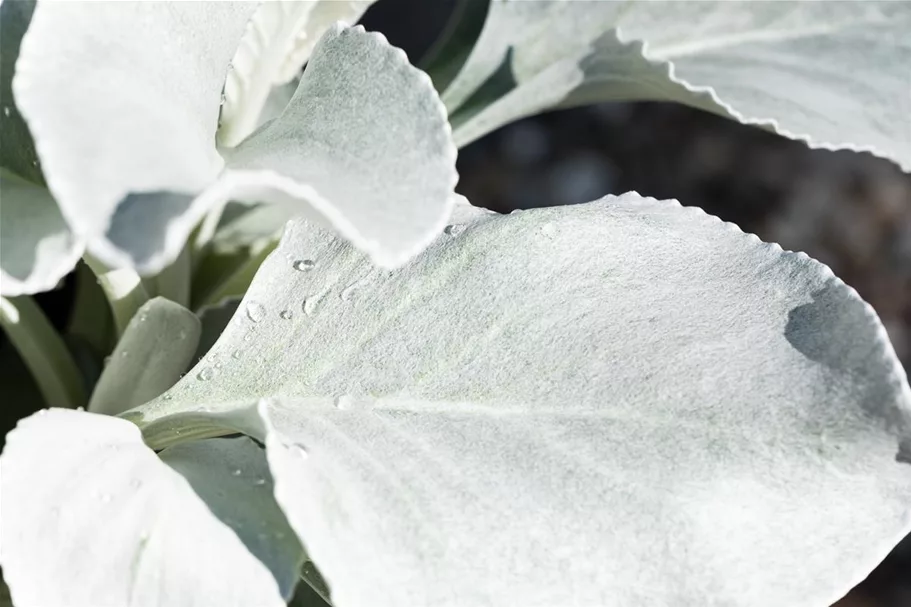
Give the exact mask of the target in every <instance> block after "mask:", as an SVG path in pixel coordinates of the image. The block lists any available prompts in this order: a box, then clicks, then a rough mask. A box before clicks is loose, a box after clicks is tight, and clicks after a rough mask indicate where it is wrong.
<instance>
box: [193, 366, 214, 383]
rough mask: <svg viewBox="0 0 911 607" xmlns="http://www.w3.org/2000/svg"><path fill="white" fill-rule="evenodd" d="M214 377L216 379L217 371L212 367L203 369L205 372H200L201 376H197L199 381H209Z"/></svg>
mask: <svg viewBox="0 0 911 607" xmlns="http://www.w3.org/2000/svg"><path fill="white" fill-rule="evenodd" d="M213 377H215V370H214V369H212V368H211V367H205V368H203V370H202V371H200V372H199V374H198V375H197V376H196V378H197V379H198V380H199V381H209V380H210V379H212V378H213Z"/></svg>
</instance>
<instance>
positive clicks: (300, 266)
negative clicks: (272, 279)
mask: <svg viewBox="0 0 911 607" xmlns="http://www.w3.org/2000/svg"><path fill="white" fill-rule="evenodd" d="M315 265H316V262H315V261H313V260H312V259H298V260H297V261H295V262H294V263H293V264H292V266H293V267H294V269H295V270H297V271H299V272H306V271H307V270H312V269H313V266H315Z"/></svg>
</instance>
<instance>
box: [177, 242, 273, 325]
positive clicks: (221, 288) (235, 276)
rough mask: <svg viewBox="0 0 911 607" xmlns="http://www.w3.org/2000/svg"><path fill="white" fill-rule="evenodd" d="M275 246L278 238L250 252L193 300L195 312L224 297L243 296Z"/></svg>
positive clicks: (216, 303) (218, 302) (216, 302)
mask: <svg viewBox="0 0 911 607" xmlns="http://www.w3.org/2000/svg"><path fill="white" fill-rule="evenodd" d="M276 247H278V240H275V241H273V242H270V243H269V244H268V245H266V246H264V247H262V249H260V250H259V251H256V252H255V253H252V255H251V257H250V258H248V259H246V260H245V261H244V262H243V263H241V264H240V265H239V266H238V267H237V268H235V269H234V270H233V271H232V272H231V273H230V274H229V275H228V276H227V277H226V278H224V279H223V280H221V281H220V282H219V283H218V284H217V285H215V286H214V287H213V288H212V289H211V290H210V291H208V292H207V293H204V294H202V295H201V296H199V297H198V301H197V300H194V302H193V305H194V308H195V310H196V312H197V313H199V312H201V311H202V310H204V309H205V308H208V307H211V306H217V305H219V304H220V303H221V302H222V301H224V300H225V299H230V298H241V297H243V296H244V294H245V293H246V292H247V288H248V287H249V286H250V283H252V282H253V277H254V276H256V273H257V272H258V271H259V267H260V266H261V265H262V263H263V261H265V259H266V257H268V256H269V254H270V253H272V251H274V250H275V249H276Z"/></svg>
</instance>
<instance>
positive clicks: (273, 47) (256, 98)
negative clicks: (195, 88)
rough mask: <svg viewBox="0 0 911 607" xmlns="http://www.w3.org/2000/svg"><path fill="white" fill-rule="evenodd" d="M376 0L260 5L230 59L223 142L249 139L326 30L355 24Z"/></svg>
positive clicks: (229, 143) (220, 132)
mask: <svg viewBox="0 0 911 607" xmlns="http://www.w3.org/2000/svg"><path fill="white" fill-rule="evenodd" d="M372 2H373V0H366V1H360V2H358V1H343V2H338V1H334V0H315V1H308V2H263V3H262V4H260V6H259V8H258V9H257V11H256V12H255V13H254V14H253V17H252V18H251V19H250V22H249V23H248V24H247V30H246V32H245V33H244V36H243V38H242V39H241V41H240V45H239V46H238V48H237V52H236V53H235V55H234V58H233V59H232V60H231V70H230V71H229V72H228V76H227V80H226V82H225V97H224V102H223V104H222V108H221V117H220V120H221V125H220V126H219V129H218V139H219V141H220V143H221V144H222V145H224V146H227V147H233V146H235V145H237V144H238V143H240V142H241V141H243V140H244V139H246V138H247V137H248V136H249V135H250V133H252V132H253V131H254V130H255V129H256V127H257V126H259V123H260V121H261V115H262V113H263V111H264V110H265V108H266V105H267V104H268V100H269V97H270V93H271V91H272V90H273V87H276V86H279V85H282V84H286V83H288V82H290V81H292V80H293V79H294V78H295V77H296V76H298V75H299V74H300V71H301V69H302V68H303V66H304V63H305V62H306V61H307V59H308V58H309V57H310V53H311V52H312V51H313V47H314V45H315V44H316V42H317V40H319V39H320V36H322V34H323V32H324V31H325V30H326V29H328V28H329V26H331V25H332V24H333V23H335V22H336V21H345V22H347V23H354V22H355V21H357V20H358V18H360V16H361V15H362V14H363V12H364V11H366V10H367V8H368V7H369V6H370V4H371V3H372ZM292 92H293V91H292Z"/></svg>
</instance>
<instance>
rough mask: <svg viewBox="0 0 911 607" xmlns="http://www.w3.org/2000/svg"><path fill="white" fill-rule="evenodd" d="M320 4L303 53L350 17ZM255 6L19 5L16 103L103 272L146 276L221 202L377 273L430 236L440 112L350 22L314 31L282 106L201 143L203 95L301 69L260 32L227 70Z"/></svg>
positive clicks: (444, 187)
mask: <svg viewBox="0 0 911 607" xmlns="http://www.w3.org/2000/svg"><path fill="white" fill-rule="evenodd" d="M336 4H337V3H334V2H333V3H329V4H327V5H326V7H322V8H321V6H322V5H321V4H317V5H314V6H313V7H311V8H312V10H311V11H309V13H307V11H306V10H303V11H302V12H303V13H307V14H309V15H310V17H308V20H307V21H306V23H305V24H304V25H305V27H304V30H303V31H304V32H305V33H306V35H307V37H308V42H307V43H306V44H304V46H305V47H306V48H307V49H309V48H310V45H311V44H312V43H313V42H314V41H315V39H316V38H318V34H319V33H320V31H321V30H322V29H323V28H325V26H326V25H328V24H327V23H325V21H326V20H327V19H329V18H330V17H331V16H332V15H335V14H342V13H344V14H346V15H359V14H360V11H362V10H363V8H364V6H363V4H362V3H358V4H357V5H356V6H354V5H352V6H349V7H348V8H347V9H345V10H341V9H343V8H344V6H348V5H347V4H345V5H344V6H343V5H342V4H338V6H335V5H336ZM270 5H271V3H269V4H267V5H264V6H262V7H261V10H263V11H266V12H269V11H270V10H271V9H270V8H269V6H270ZM258 8H260V5H259V4H257V3H231V2H218V3H211V4H202V3H166V2H153V3H146V2H120V3H53V2H49V3H41V4H40V5H39V6H38V8H37V9H36V11H35V14H34V17H33V19H32V24H31V26H30V28H29V31H28V32H27V33H26V35H25V38H24V40H23V44H22V48H21V53H20V56H19V60H18V62H17V65H16V69H17V72H16V75H15V78H14V80H13V90H14V92H15V97H16V102H17V104H18V106H19V107H20V109H21V110H22V114H23V116H24V117H25V119H26V121H27V123H28V125H29V127H30V129H31V131H32V134H33V136H34V139H35V145H36V149H37V150H38V154H39V156H40V158H41V162H42V166H43V169H44V173H45V176H46V178H47V182H48V185H49V187H50V190H51V192H52V193H53V194H54V196H55V198H56V199H57V201H58V202H59V204H60V206H61V209H62V211H63V215H64V217H66V219H67V220H68V222H69V223H70V225H71V226H72V227H73V229H74V231H75V232H76V233H77V234H78V235H80V236H82V237H84V238H85V239H86V240H87V241H88V247H89V250H90V251H91V252H92V253H93V254H94V255H95V256H97V257H98V258H99V259H101V260H102V261H104V262H105V263H107V264H109V265H112V266H130V267H133V268H136V269H138V270H139V271H140V272H142V273H151V274H154V273H157V272H158V271H160V270H161V269H162V268H164V267H165V266H167V265H168V264H169V263H170V262H172V261H173V260H174V259H175V258H176V257H177V255H178V253H179V252H180V251H181V250H182V249H183V247H184V245H185V243H186V240H187V238H188V237H189V235H190V232H191V231H192V230H193V229H194V227H195V226H196V225H197V224H198V222H199V221H200V220H201V219H202V218H203V216H204V215H205V214H206V213H207V212H208V211H210V210H211V209H214V208H216V207H218V206H219V205H221V204H224V203H225V202H226V201H228V200H241V201H245V202H273V203H279V204H287V205H291V206H292V207H293V208H294V209H295V210H296V212H297V213H301V214H305V215H309V216H311V217H319V218H320V219H322V220H323V221H325V222H327V223H328V224H330V225H332V226H333V227H334V228H335V229H336V230H338V231H339V233H341V234H342V235H343V236H344V237H346V238H348V239H350V240H351V241H352V242H354V243H355V244H356V246H358V247H359V248H360V249H361V250H364V251H366V252H368V253H369V254H370V255H371V256H372V257H373V258H374V260H375V261H376V262H377V263H380V264H383V265H390V266H391V265H400V264H402V263H404V262H405V261H406V260H407V259H409V258H410V257H411V256H412V255H415V254H416V253H417V252H419V251H420V250H421V248H422V247H423V246H425V245H426V244H427V243H428V242H429V240H430V239H432V237H433V235H434V234H435V233H436V232H438V231H439V229H441V228H442V226H443V223H444V222H445V218H446V216H447V214H448V212H449V210H450V206H449V197H450V196H451V194H452V190H453V187H454V184H455V181H456V179H457V176H456V172H455V154H456V152H455V146H454V144H453V142H452V138H451V131H450V128H449V124H448V122H447V119H446V112H445V109H444V108H443V105H442V103H441V102H440V100H439V97H438V96H437V93H436V91H435V90H434V89H433V87H432V85H431V83H430V80H429V78H428V77H427V76H426V75H425V74H424V73H423V72H421V71H419V70H417V69H416V68H414V67H412V66H411V65H410V64H409V63H408V60H407V57H405V55H404V53H403V52H402V51H401V50H399V49H395V48H394V47H392V46H390V45H389V44H388V43H387V42H386V40H385V39H384V38H383V37H382V36H380V35H378V34H367V33H365V32H364V31H363V29H362V28H350V29H346V28H345V27H343V26H341V25H336V26H333V27H332V28H330V30H329V31H327V32H326V34H325V35H324V36H323V37H322V38H319V40H320V42H319V43H317V44H316V46H315V49H314V52H313V56H312V57H310V60H309V63H308V68H307V70H306V73H305V74H304V76H303V77H302V80H301V83H300V85H299V86H298V90H297V92H296V94H295V95H294V96H293V97H292V98H291V101H290V104H289V105H288V107H286V108H285V110H284V112H282V113H281V114H280V115H279V116H278V118H276V119H274V120H273V121H271V122H270V123H269V124H267V125H265V126H264V127H263V128H262V129H260V130H258V131H257V132H256V133H254V134H253V135H252V136H251V137H250V138H248V139H246V140H244V141H242V142H240V143H239V145H238V146H237V147H236V148H225V149H217V148H216V135H217V128H218V120H219V113H220V107H221V103H222V100H224V103H228V97H229V95H228V94H229V93H231V92H232V90H233V89H232V86H234V85H232V84H231V83H232V82H235V80H236V78H242V77H244V75H246V76H247V77H249V75H250V70H251V69H252V70H254V71H255V72H256V73H257V74H259V72H260V71H262V70H265V71H264V75H263V77H264V78H265V77H266V76H268V78H266V80H267V81H268V82H269V83H270V84H279V82H280V81H281V79H274V78H273V77H275V78H277V74H278V72H277V71H276V69H278V70H279V71H281V69H279V68H281V66H282V65H284V63H282V62H284V61H285V60H286V59H288V58H289V57H291V56H292V55H293V56H294V57H296V58H297V59H296V60H299V61H300V62H301V63H302V62H303V59H301V56H300V55H299V53H298V51H297V50H294V48H292V49H288V48H286V47H285V45H283V44H279V43H278V42H280V41H275V40H272V41H271V42H275V43H276V44H278V45H277V46H276V47H275V48H272V47H270V46H269V44H270V40H269V39H268V38H263V39H262V40H260V41H259V44H261V45H265V46H264V48H266V49H267V50H269V49H271V50H270V51H269V52H268V53H266V56H265V57H260V58H258V59H257V61H258V63H257V64H256V65H254V66H250V65H245V64H244V61H245V59H244V58H245V57H247V55H246V54H245V53H244V52H241V51H242V50H243V49H246V48H247V46H242V44H241V43H242V40H244V39H245V32H248V33H249V30H248V21H249V19H250V18H251V17H254V15H259V14H260V13H259V12H257V11H258ZM292 8H293V7H292ZM311 18H312V19H311ZM254 25H255V24H254ZM254 25H250V26H249V27H250V28H252V31H254V32H258V31H260V30H259V29H257V28H256V27H254ZM292 29H293V28H292ZM318 30H319V31H318ZM279 37H281V36H279ZM285 41H286V42H287V40H285ZM244 45H246V42H245V43H244ZM292 46H293V45H292ZM241 47H242V48H241ZM295 48H296V47H295ZM239 49H240V50H239ZM276 49H278V50H276ZM279 50H280V52H278V51H279ZM298 50H299V49H298ZM273 51H275V52H273ZM308 52H309V51H308ZM283 53H290V55H286V54H283ZM295 53H297V54H295ZM260 59H261V61H260ZM232 60H233V61H237V63H238V65H236V66H234V64H233V63H232ZM248 63H249V61H248ZM260 64H262V65H260ZM277 65H278V66H279V68H276V66H277ZM230 66H234V67H233V69H230ZM272 68H274V69H272ZM282 69H283V68H282ZM235 76H236V77H235ZM288 78H289V79H292V80H293V78H294V75H293V74H292V75H290V76H289V77H288ZM226 79H228V80H227V81H226ZM235 84H236V82H235ZM225 87H227V89H225ZM273 91H278V92H279V93H281V92H282V90H281V89H271V90H270V89H269V88H267V87H265V86H264V87H263V89H262V94H261V95H259V96H258V97H257V101H256V103H253V105H254V106H255V107H254V108H252V109H250V108H246V109H243V108H241V109H243V111H244V112H247V111H249V112H248V113H249V114H250V116H253V117H254V118H255V120H254V119H251V120H252V121H251V124H253V125H256V124H259V123H260V119H261V113H262V110H263V104H265V103H266V102H267V101H268V100H269V99H270V96H269V93H271V92H273ZM260 97H261V98H262V99H260ZM231 98H232V99H234V101H237V103H239V104H240V105H241V106H243V105H244V104H245V103H246V102H245V101H244V99H245V98H244V97H243V95H240V96H237V95H234V94H232V96H231ZM277 98H278V99H280V98H281V95H280V94H279V95H278V97H277ZM247 101H249V100H247ZM251 103H252V102H251ZM232 107H234V106H233V105H232ZM235 109H237V108H235ZM232 111H233V110H232ZM237 111H241V110H240V109H237ZM269 111H270V112H274V109H272V110H269ZM232 115H233V114H231V113H230V112H229V115H228V116H225V119H226V120H228V123H227V124H226V125H225V128H228V127H229V126H230V124H232V123H231V121H230V120H231V116H232ZM300 121H304V122H303V123H301V122H300ZM244 129H245V132H248V131H249V130H250V129H249V128H247V127H244ZM232 143H234V139H232Z"/></svg>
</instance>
